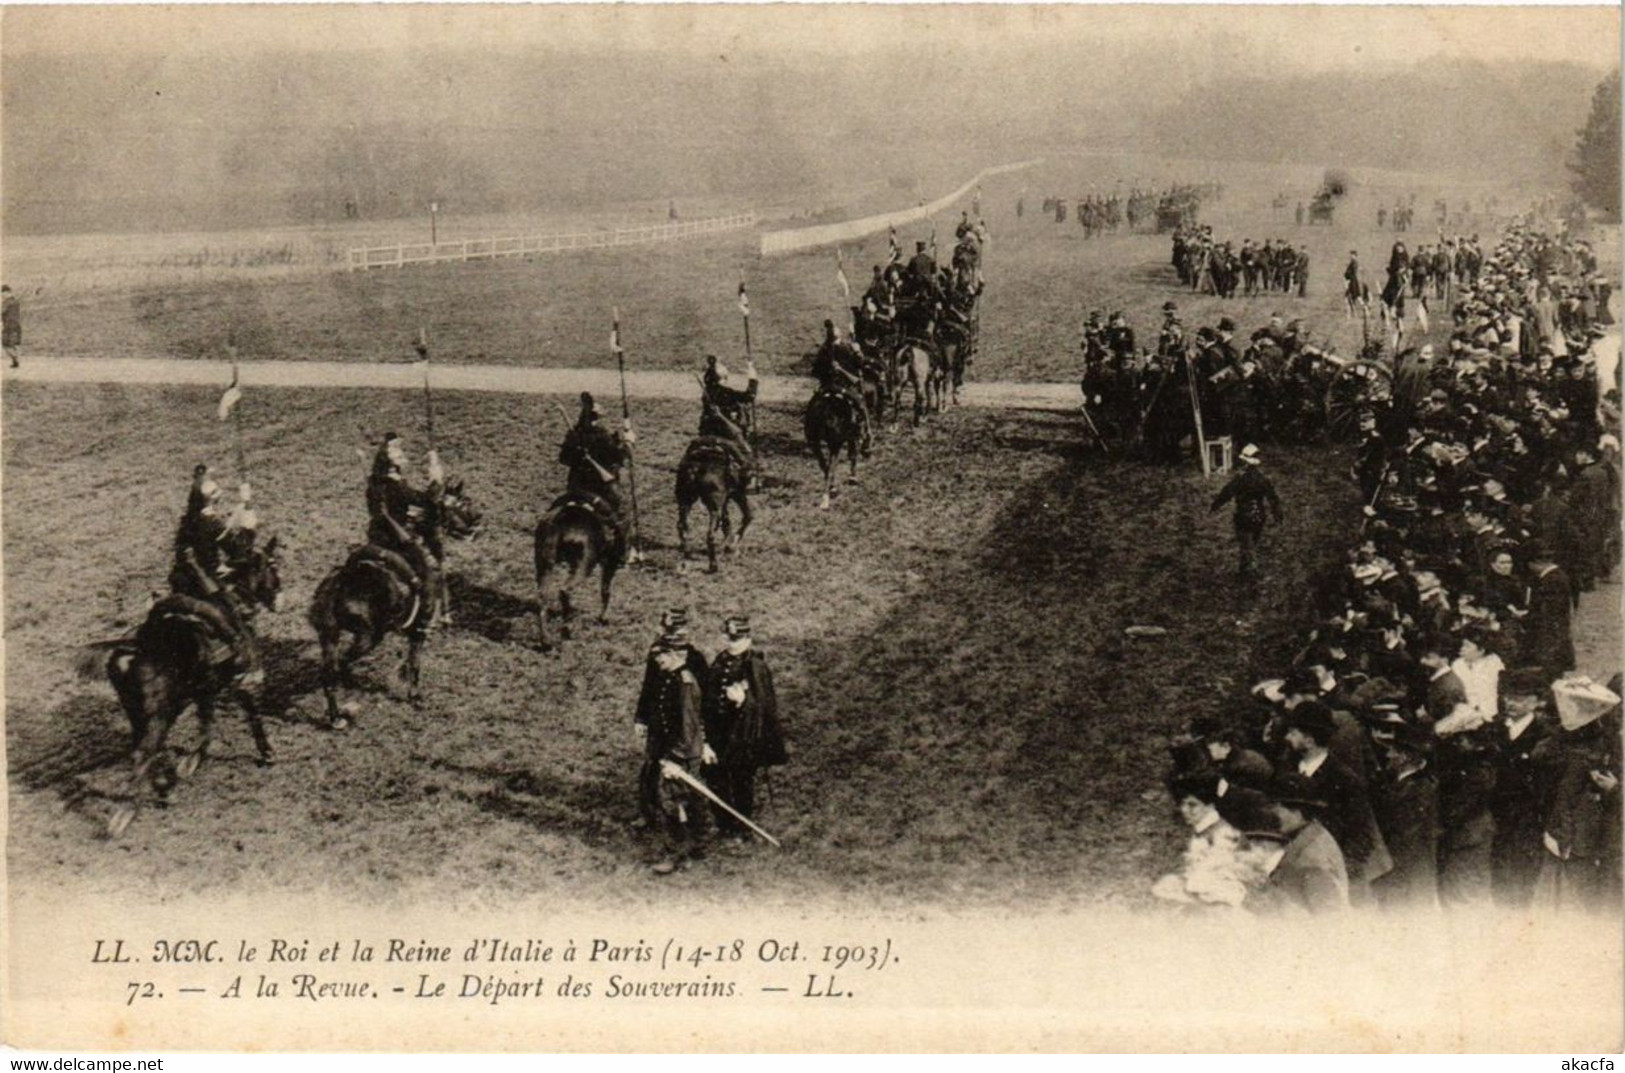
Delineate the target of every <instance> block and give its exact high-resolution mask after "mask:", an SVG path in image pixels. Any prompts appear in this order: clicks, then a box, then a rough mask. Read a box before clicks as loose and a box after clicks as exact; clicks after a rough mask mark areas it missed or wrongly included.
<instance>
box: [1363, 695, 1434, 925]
mask: <svg viewBox="0 0 1625 1073" xmlns="http://www.w3.org/2000/svg"><path fill="white" fill-rule="evenodd" d="M1375 734H1376V736H1378V737H1380V738H1381V739H1382V740H1383V744H1384V753H1385V754H1386V762H1385V765H1384V770H1383V773H1382V776H1381V777H1380V778H1379V779H1378V780H1377V782H1376V783H1375V785H1374V786H1373V789H1372V794H1371V806H1372V809H1373V811H1374V812H1375V814H1376V817H1377V827H1378V828H1379V829H1380V830H1381V831H1382V837H1383V841H1384V842H1385V843H1386V844H1387V846H1388V855H1389V856H1390V857H1391V858H1393V862H1394V868H1393V871H1391V872H1389V873H1388V874H1387V875H1385V876H1383V877H1382V878H1381V879H1379V880H1377V881H1376V883H1374V884H1372V892H1373V893H1374V894H1375V895H1376V896H1377V903H1378V904H1379V905H1381V906H1382V907H1383V908H1384V909H1394V910H1400V911H1414V910H1418V909H1423V910H1425V909H1437V908H1438V907H1439V869H1438V854H1439V784H1438V782H1437V781H1436V780H1435V778H1434V775H1433V766H1432V764H1431V762H1430V760H1429V753H1430V752H1431V751H1432V741H1431V738H1432V733H1431V732H1430V731H1428V730H1427V729H1426V728H1424V727H1415V726H1411V725H1410V724H1406V723H1392V724H1383V725H1382V726H1381V727H1379V729H1378V730H1377V731H1376V732H1375Z"/></svg>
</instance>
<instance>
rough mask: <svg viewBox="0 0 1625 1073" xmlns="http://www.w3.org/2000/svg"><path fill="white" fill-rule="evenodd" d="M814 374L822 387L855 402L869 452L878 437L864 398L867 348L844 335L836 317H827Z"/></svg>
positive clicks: (863, 444) (813, 367)
mask: <svg viewBox="0 0 1625 1073" xmlns="http://www.w3.org/2000/svg"><path fill="white" fill-rule="evenodd" d="M812 374H813V379H815V380H817V381H818V388H819V390H820V391H823V392H828V393H831V394H835V395H839V396H841V397H843V398H845V399H847V400H848V401H849V402H850V403H851V404H852V407H853V409H854V411H855V412H856V413H857V415H858V422H859V424H860V425H861V427H862V442H861V444H860V447H861V449H862V451H863V453H864V454H868V453H869V449H870V447H871V446H872V444H873V443H874V438H873V433H872V430H871V426H870V416H869V408H868V406H867V405H865V403H864V399H863V352H862V351H861V350H859V349H858V348H857V347H856V346H854V345H852V344H851V343H850V342H848V341H846V340H844V339H842V338H841V336H840V333H839V332H837V331H836V329H835V322H834V321H832V320H826V321H824V343H823V345H822V346H820V347H819V348H818V354H817V356H816V357H814V358H813V366H812Z"/></svg>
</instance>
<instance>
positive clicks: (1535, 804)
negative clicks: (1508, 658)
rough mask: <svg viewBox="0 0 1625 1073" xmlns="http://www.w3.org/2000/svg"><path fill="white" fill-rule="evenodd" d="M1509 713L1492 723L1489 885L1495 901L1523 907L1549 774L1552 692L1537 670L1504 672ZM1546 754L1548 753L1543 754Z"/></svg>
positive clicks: (1536, 868)
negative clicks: (1546, 759)
mask: <svg viewBox="0 0 1625 1073" xmlns="http://www.w3.org/2000/svg"><path fill="white" fill-rule="evenodd" d="M1502 681H1503V686H1504V689H1503V692H1504V694H1505V696H1504V699H1503V701H1502V708H1503V710H1504V713H1505V718H1504V719H1503V720H1502V721H1501V722H1499V723H1497V724H1496V726H1495V728H1494V732H1493V733H1494V738H1495V746H1496V748H1495V789H1494V790H1493V792H1492V796H1491V798H1490V815H1491V817H1492V818H1493V819H1494V821H1495V836H1494V839H1493V840H1492V842H1491V845H1490V889H1491V894H1492V896H1493V897H1494V899H1495V902H1496V904H1497V905H1505V906H1511V907H1514V908H1522V907H1524V906H1527V905H1528V904H1529V901H1530V899H1531V898H1532V897H1533V895H1534V888H1535V880H1536V878H1537V877H1538V876H1539V875H1540V865H1541V857H1542V855H1543V854H1544V852H1545V850H1544V848H1543V847H1542V845H1541V833H1542V831H1541V819H1542V808H1543V805H1544V800H1543V799H1544V797H1545V789H1546V785H1545V784H1546V779H1545V772H1544V770H1543V766H1542V765H1543V761H1541V760H1537V759H1536V757H1537V750H1539V749H1540V746H1541V743H1542V742H1544V741H1546V740H1547V738H1548V737H1549V736H1550V733H1551V732H1550V730H1549V728H1548V727H1547V724H1546V720H1545V709H1546V707H1547V702H1546V698H1548V697H1550V695H1551V691H1550V690H1549V689H1548V688H1547V687H1546V685H1545V683H1543V682H1542V681H1541V680H1540V674H1539V673H1538V672H1536V673H1531V672H1529V671H1514V672H1512V673H1509V674H1507V675H1505V676H1504V678H1503V679H1502ZM1540 755H1544V754H1540Z"/></svg>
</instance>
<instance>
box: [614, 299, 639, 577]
mask: <svg viewBox="0 0 1625 1073" xmlns="http://www.w3.org/2000/svg"><path fill="white" fill-rule="evenodd" d="M609 349H610V351H611V352H612V353H613V354H614V355H615V367H616V368H617V369H618V370H619V371H620V374H621V423H622V426H623V429H624V431H626V432H631V430H632V404H631V403H630V402H629V401H628V400H627V395H626V348H625V347H623V346H622V345H621V308H620V306H615V307H613V308H612V310H611V315H610V329H609ZM626 488H627V493H628V495H629V496H630V498H631V500H632V554H631V555H629V556H628V557H627V561H628V562H633V563H638V562H642V561H643V538H642V535H641V533H640V530H639V528H638V464H637V456H636V454H635V453H634V452H633V449H632V443H631V442H630V440H628V441H627V443H626Z"/></svg>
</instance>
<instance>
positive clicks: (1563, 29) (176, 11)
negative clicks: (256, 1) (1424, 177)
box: [0, 3, 1620, 71]
mask: <svg viewBox="0 0 1625 1073" xmlns="http://www.w3.org/2000/svg"><path fill="white" fill-rule="evenodd" d="M1220 34H1223V35H1228V36H1229V37H1230V38H1231V39H1232V40H1239V41H1241V42H1245V43H1250V44H1253V45H1255V46H1262V47H1265V48H1267V49H1268V50H1269V51H1270V53H1271V54H1272V55H1273V56H1275V57H1276V61H1275V63H1274V64H1272V66H1275V67H1276V69H1277V70H1281V69H1291V70H1299V71H1301V70H1305V69H1308V70H1317V69H1325V68H1335V67H1348V66H1367V65H1371V64H1373V63H1376V64H1384V65H1386V64H1391V63H1409V62H1412V61H1416V60H1423V59H1428V58H1431V57H1435V56H1446V57H1475V58H1480V59H1489V60H1500V59H1509V58H1524V57H1527V58H1532V59H1541V60H1561V59H1570V60H1575V61H1577V62H1580V63H1583V64H1587V65H1590V66H1596V67H1611V66H1613V65H1615V64H1616V63H1617V62H1618V59H1619V51H1620V36H1619V35H1620V14H1619V7H1618V6H1617V5H1612V4H1607V5H1594V6H1587V7H1569V6H1530V7H1465V6H1434V7H1411V6H1402V7H1353V6H1284V5H1283V6H1270V7H1250V8H1245V9H1242V8H1236V7H1226V6H1219V5H1201V6H1177V7H1176V6H1152V7H1137V8H1131V7H1110V6H1102V5H1092V4H1086V5H1067V6H1060V5H1045V6H1037V5H1031V6H1030V5H1016V4H978V5H969V4H966V5H926V4H902V5H897V6H877V5H833V4H823V3H812V4H803V5H783V4H780V5H775V6H772V7H757V6H750V5H743V4H738V5H735V4H721V5H690V4H659V5H649V6H642V7H626V6H614V7H610V6H607V5H594V4H587V5H573V6H568V7H564V6H532V5H503V4H493V5H487V4H466V5H465V4H447V5H411V6H408V5H401V4H393V3H384V4H367V5H357V6H353V7H339V6H327V5H304V4H299V5H263V6H262V5H255V6H247V5H240V6H239V5H218V6H216V5H195V6H194V5H182V6H177V7H168V8H154V7H140V8H137V7H122V6H98V7H92V6H89V5H85V6H79V5H73V6H66V7H29V6H26V5H25V6H20V7H19V6H7V7H5V8H4V9H3V12H0V49H3V50H4V51H6V52H59V53H60V52H81V51H86V50H89V49H92V48H95V49H96V50H102V49H106V50H111V51H117V52H120V53H124V54H129V53H132V52H163V53H169V54H172V55H173V54H176V53H186V52H196V51H206V52H216V53H223V52H240V51H249V52H252V51H260V50H263V49H298V50H311V51H328V50H335V49H369V48H376V49H388V50H396V49H422V48H423V47H424V46H426V45H466V46H470V47H477V48H489V49H498V50H504V51H513V50H523V49H527V48H534V47H537V46H548V45H560V44H566V45H579V46H582V47H598V48H605V49H606V50H608V47H609V46H612V45H620V46H622V47H630V48H635V49H640V50H641V49H653V50H662V51H668V50H669V51H676V52H680V53H688V54H693V55H694V56H695V57H696V58H697V59H699V58H702V57H703V58H705V59H708V60H710V61H712V62H722V61H721V60H720V57H721V56H723V55H726V54H728V53H736V54H742V53H758V52H764V51H767V52H771V51H779V50H793V51H795V52H797V53H800V54H803V55H805V54H808V53H847V54H873V53H875V52H886V51H896V50H897V49H898V46H899V43H900V42H902V41H907V42H909V43H910V44H911V45H912V46H913V47H914V48H915V49H921V48H924V49H930V50H943V51H952V50H955V49H957V48H968V49H972V50H975V51H977V52H989V51H998V50H1003V49H1007V48H1008V49H1012V50H1016V51H1018V52H1020V53H1023V54H1026V55H1029V56H1030V55H1034V54H1035V50H1036V54H1041V53H1042V52H1043V50H1045V49H1046V48H1049V47H1052V46H1057V45H1065V46H1069V47H1067V48H1066V51H1069V52H1070V51H1072V50H1073V49H1075V48H1076V47H1078V46H1079V45H1080V44H1083V45H1088V46H1093V45H1094V44H1096V43H1098V44H1099V45H1100V47H1102V48H1107V49H1109V48H1110V47H1111V46H1112V44H1113V43H1117V42H1122V43H1136V44H1151V43H1167V44H1170V45H1176V46H1180V47H1186V48H1188V47H1191V46H1199V45H1200V43H1201V42H1203V41H1207V40H1211V39H1213V38H1214V37H1215V36H1216V35H1220ZM1277 65H1278V66H1277Z"/></svg>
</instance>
